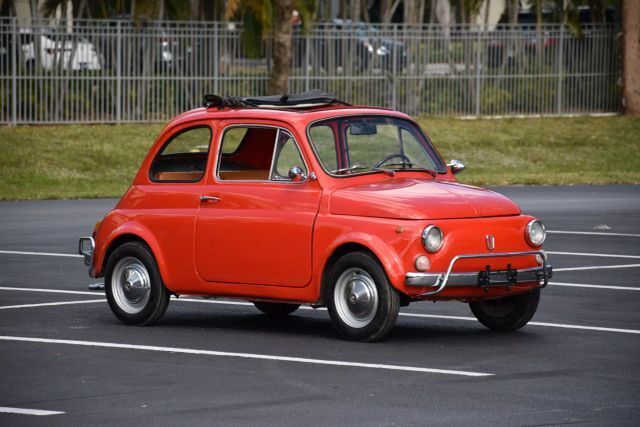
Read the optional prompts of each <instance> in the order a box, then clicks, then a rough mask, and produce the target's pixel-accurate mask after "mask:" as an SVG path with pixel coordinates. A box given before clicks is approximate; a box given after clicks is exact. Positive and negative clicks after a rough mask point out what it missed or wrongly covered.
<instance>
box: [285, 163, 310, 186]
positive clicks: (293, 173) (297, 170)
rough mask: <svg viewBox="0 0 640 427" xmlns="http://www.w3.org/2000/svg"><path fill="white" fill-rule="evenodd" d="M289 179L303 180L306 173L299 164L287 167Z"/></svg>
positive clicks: (305, 177)
mask: <svg viewBox="0 0 640 427" xmlns="http://www.w3.org/2000/svg"><path fill="white" fill-rule="evenodd" d="M289 179H290V180H291V181H295V182H300V181H304V180H305V179H307V174H305V173H304V171H303V170H302V168H301V167H300V166H294V167H292V168H291V169H289Z"/></svg>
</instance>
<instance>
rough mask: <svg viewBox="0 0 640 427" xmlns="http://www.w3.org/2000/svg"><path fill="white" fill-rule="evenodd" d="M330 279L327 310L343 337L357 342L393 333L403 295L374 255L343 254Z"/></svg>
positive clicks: (377, 338) (329, 275) (328, 282)
mask: <svg viewBox="0 0 640 427" xmlns="http://www.w3.org/2000/svg"><path fill="white" fill-rule="evenodd" d="M327 279H328V280H327V287H326V292H327V294H326V301H327V308H328V310H329V315H330V316H331V321H332V323H333V325H334V327H335V328H336V329H337V330H338V332H340V334H342V335H343V336H344V337H346V338H348V339H351V340H355V341H378V340H381V339H382V338H384V337H385V336H386V335H387V334H388V333H389V331H391V328H393V326H394V325H395V323H396V320H397V318H398V311H399V309H400V296H399V295H398V293H397V292H396V290H395V289H393V287H391V285H390V284H389V281H388V279H387V276H386V274H385V272H384V270H383V269H382V267H381V266H380V264H379V263H378V261H377V260H376V259H375V258H374V257H373V256H372V255H370V254H369V253H366V252H353V253H349V254H346V255H343V256H342V257H341V258H339V259H338V260H337V261H336V262H335V263H334V264H333V266H332V267H331V270H330V271H329V274H328V276H327Z"/></svg>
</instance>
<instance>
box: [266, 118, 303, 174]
mask: <svg viewBox="0 0 640 427" xmlns="http://www.w3.org/2000/svg"><path fill="white" fill-rule="evenodd" d="M274 155H275V161H274V162H273V171H272V172H271V179H272V180H274V181H290V180H291V178H289V171H290V170H291V168H292V167H294V166H298V167H299V168H300V169H302V171H303V172H304V173H305V175H306V174H307V168H306V167H305V165H304V161H303V160H302V155H301V154H300V150H299V149H298V146H297V145H296V142H295V141H294V139H293V136H291V134H290V133H289V132H287V131H285V130H281V131H280V132H279V134H278V144H277V145H276V149H275V154H274Z"/></svg>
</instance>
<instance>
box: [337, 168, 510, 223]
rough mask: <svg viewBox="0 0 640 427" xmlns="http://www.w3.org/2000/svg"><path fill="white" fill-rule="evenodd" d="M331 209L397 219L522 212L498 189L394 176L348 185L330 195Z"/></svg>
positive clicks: (443, 217)
mask: <svg viewBox="0 0 640 427" xmlns="http://www.w3.org/2000/svg"><path fill="white" fill-rule="evenodd" d="M330 212H331V213H332V214H336V215H356V216H368V217H376V218H395V219H454V218H474V217H490V216H507V215H518V214H520V208H519V207H518V205H516V204H515V203H514V202H512V201H511V200H510V199H508V198H507V197H505V196H502V195H500V194H498V193H496V192H493V191H490V190H485V189H482V188H478V187H472V186H470V185H464V184H458V183H455V182H447V181H439V180H429V181H427V180H419V179H403V178H399V179H392V180H389V181H384V182H379V183H374V184H366V185H360V186H354V187H346V188H341V189H339V190H336V191H335V192H334V193H333V194H332V195H331V202H330Z"/></svg>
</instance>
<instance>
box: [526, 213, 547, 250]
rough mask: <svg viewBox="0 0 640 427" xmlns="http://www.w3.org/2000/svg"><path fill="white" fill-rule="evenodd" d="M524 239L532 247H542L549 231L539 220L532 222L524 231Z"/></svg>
mask: <svg viewBox="0 0 640 427" xmlns="http://www.w3.org/2000/svg"><path fill="white" fill-rule="evenodd" d="M524 238H525V240H526V241H527V243H529V244H530V245H531V246H541V245H542V244H543V243H544V241H545V239H546V238H547V230H546V229H545V227H544V224H543V223H542V221H540V220H539V219H534V220H531V221H529V222H528V223H527V226H526V227H525V229H524Z"/></svg>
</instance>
